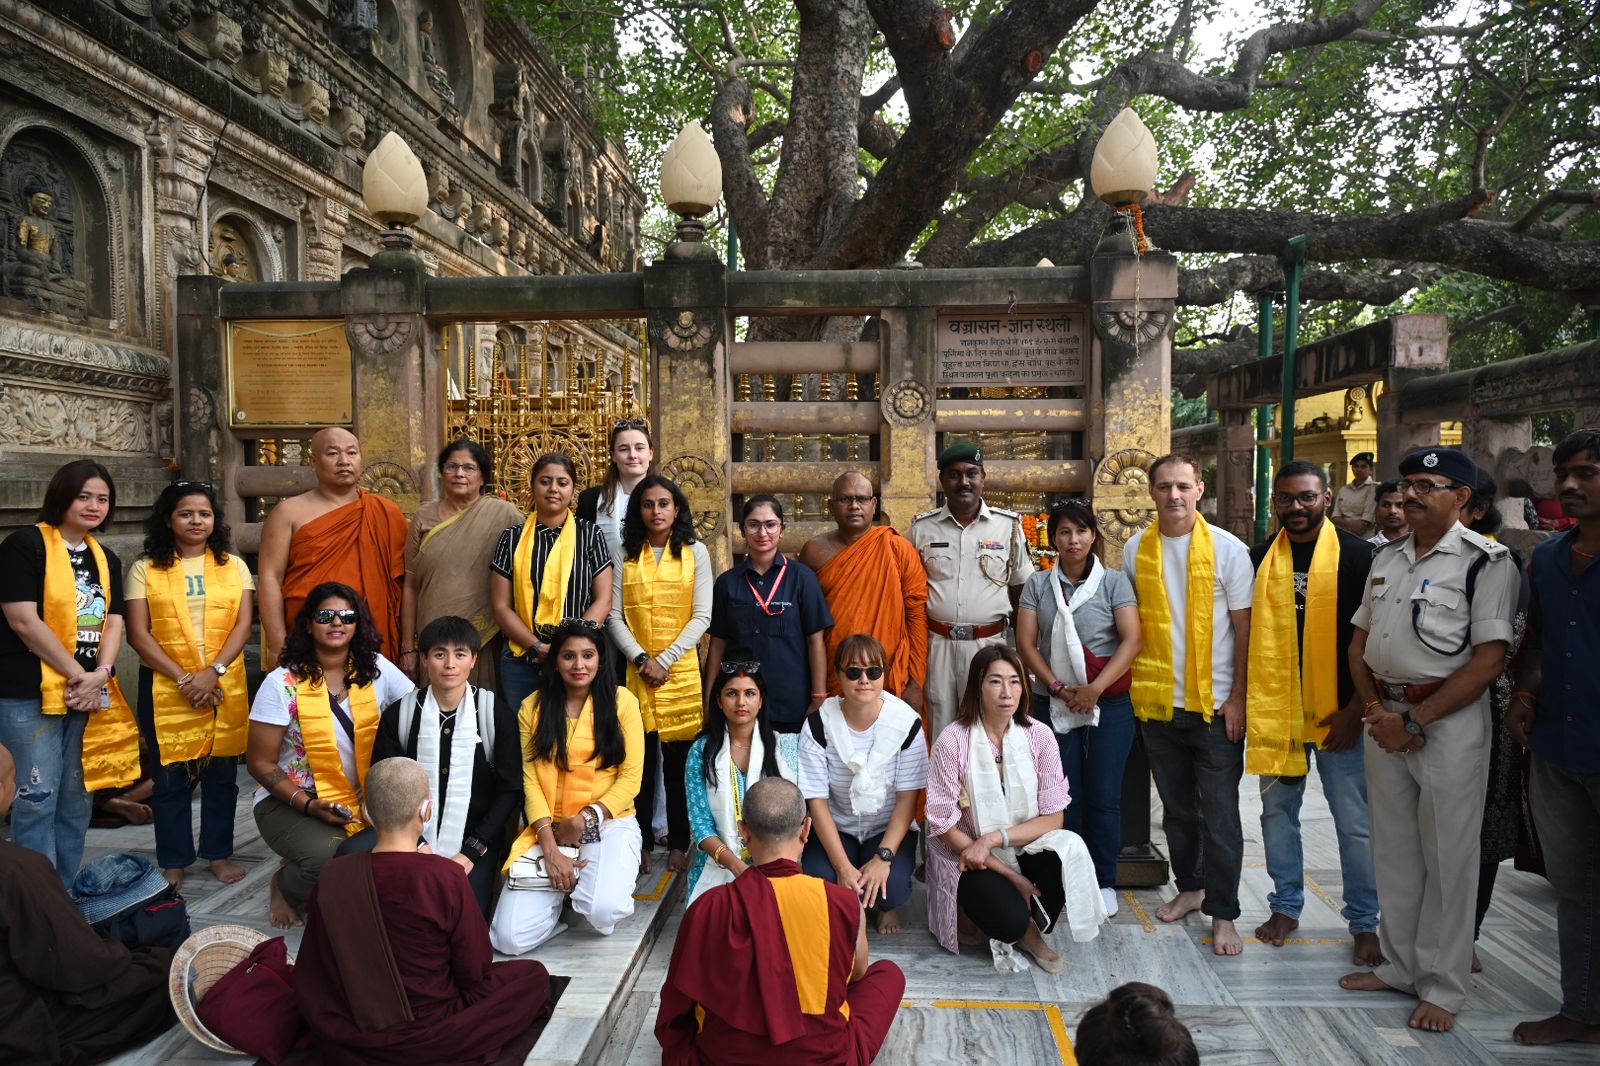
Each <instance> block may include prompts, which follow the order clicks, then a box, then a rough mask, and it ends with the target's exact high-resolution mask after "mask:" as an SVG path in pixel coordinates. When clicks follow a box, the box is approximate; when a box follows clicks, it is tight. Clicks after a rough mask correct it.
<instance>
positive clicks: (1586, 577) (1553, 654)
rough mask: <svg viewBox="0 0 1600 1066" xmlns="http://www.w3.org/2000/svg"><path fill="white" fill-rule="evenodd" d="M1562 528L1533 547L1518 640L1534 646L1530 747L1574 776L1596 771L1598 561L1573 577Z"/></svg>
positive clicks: (1599, 752)
mask: <svg viewBox="0 0 1600 1066" xmlns="http://www.w3.org/2000/svg"><path fill="white" fill-rule="evenodd" d="M1577 536H1578V531H1577V530H1576V529H1569V530H1568V531H1567V532H1565V533H1563V534H1561V535H1560V536H1559V537H1556V538H1555V539H1553V540H1548V541H1545V542H1544V543H1543V544H1541V545H1539V547H1538V548H1536V549H1534V552H1533V560H1532V562H1531V563H1530V564H1529V567H1528V580H1529V584H1530V585H1531V586H1532V590H1533V597H1532V602H1531V603H1530V604H1529V607H1528V631H1527V635H1526V636H1525V637H1524V642H1525V644H1526V645H1527V647H1529V648H1534V649H1537V650H1538V651H1539V653H1540V655H1539V665H1540V670H1541V676H1542V680H1541V681H1540V685H1539V707H1538V712H1537V714H1536V715H1535V716H1534V720H1533V736H1532V737H1531V738H1530V744H1529V747H1531V748H1532V749H1533V751H1534V753H1535V754H1537V755H1538V756H1539V757H1540V758H1541V759H1544V760H1546V761H1547V762H1551V763H1554V764H1555V765H1556V766H1559V767H1561V769H1563V770H1566V771H1568V772H1569V773H1575V774H1593V773H1600V686H1597V685H1595V683H1594V672H1593V671H1594V664H1595V663H1596V662H1600V565H1595V564H1590V566H1589V569H1588V570H1585V571H1584V573H1583V576H1581V577H1574V576H1573V574H1572V542H1573V541H1574V540H1576V539H1577Z"/></svg>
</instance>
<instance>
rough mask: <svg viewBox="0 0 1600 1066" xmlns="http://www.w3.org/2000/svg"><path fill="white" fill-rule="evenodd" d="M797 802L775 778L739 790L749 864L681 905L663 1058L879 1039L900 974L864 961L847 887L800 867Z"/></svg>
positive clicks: (716, 1059)
mask: <svg viewBox="0 0 1600 1066" xmlns="http://www.w3.org/2000/svg"><path fill="white" fill-rule="evenodd" d="M805 811H806V808H805V801H804V800H803V799H802V798H801V796H800V790H799V788H797V787H796V786H795V785H794V784H793V783H792V782H790V781H786V780H784V779H783V778H780V777H767V778H762V779H761V780H760V781H757V782H756V783H755V784H754V785H752V786H750V791H749V792H747V793H746V794H745V800H744V808H743V814H744V817H743V819H741V820H740V822H739V832H740V834H741V835H742V836H743V837H744V838H745V840H746V842H747V844H748V846H749V848H750V854H751V865H750V867H749V868H748V869H747V870H745V872H744V873H742V874H740V875H739V876H738V877H737V878H736V879H734V881H733V882H732V883H731V884H726V885H718V886H717V887H716V888H713V889H710V890H709V891H707V892H706V893H705V894H704V895H702V896H701V897H700V898H699V900H697V901H696V902H695V904H694V906H692V907H690V908H689V910H688V911H687V912H686V913H685V914H684V916H683V924H682V925H681V926H680V927H679V929H678V936H677V940H676V941H675V942H674V944H673V946H672V961H671V963H670V964H669V965H668V967H667V979H666V983H665V984H663V985H662V987H661V1008H660V1011H659V1013H658V1014H657V1016H656V1039H657V1040H658V1041H660V1043H661V1062H662V1066H720V1064H723V1063H727V1064H730V1066H731V1064H734V1063H755V1062H759V1063H762V1064H763V1066H812V1064H815V1066H824V1064H826V1066H866V1064H867V1063H870V1062H872V1061H873V1059H875V1058H876V1057H877V1054H878V1051H879V1049H880V1048H882V1047H883V1042H884V1039H885V1037H887V1036H888V1034H889V1027H890V1026H891V1025H893V1024H894V1015H895V1011H896V1010H898V1009H899V1006H900V997H901V996H903V995H904V994H905V989H906V979H905V975H904V974H903V973H901V972H900V968H899V967H898V966H896V965H894V963H892V962H882V961H880V962H875V963H872V964H871V965H868V963H867V935H866V915H865V913H864V912H863V910H862V907H861V901H860V900H859V899H857V898H856V895H855V893H854V892H852V891H850V890H849V889H847V888H843V887H841V886H839V885H833V884H829V883H828V882H826V881H823V880H822V879H820V878H816V877H809V876H807V875H806V874H804V873H802V872H801V871H800V863H799V859H800V854H801V852H802V851H803V850H804V848H805V842H806V838H807V837H808V836H809V835H810V832H811V820H810V819H809V818H807V817H806V816H805ZM824 929H826V930H827V936H826V940H825V941H823V940H822V931H823V930H824ZM822 943H825V944H826V947H827V950H826V951H825V952H824V951H822V950H820V948H821V947H822Z"/></svg>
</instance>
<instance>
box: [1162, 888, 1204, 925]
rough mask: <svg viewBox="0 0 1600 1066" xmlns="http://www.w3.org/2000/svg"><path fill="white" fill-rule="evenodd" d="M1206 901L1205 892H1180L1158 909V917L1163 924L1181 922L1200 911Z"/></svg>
mask: <svg viewBox="0 0 1600 1066" xmlns="http://www.w3.org/2000/svg"><path fill="white" fill-rule="evenodd" d="M1205 901H1206V894H1205V893H1204V892H1179V893H1178V894H1177V895H1176V896H1173V897H1172V898H1171V899H1169V900H1167V902H1165V903H1163V904H1162V905H1161V906H1159V907H1157V908H1156V917H1157V918H1160V919H1161V920H1162V921H1163V922H1181V921H1183V919H1184V917H1185V916H1186V915H1189V914H1193V913H1194V912H1195V911H1197V910H1199V909H1200V904H1202V903H1204V902H1205Z"/></svg>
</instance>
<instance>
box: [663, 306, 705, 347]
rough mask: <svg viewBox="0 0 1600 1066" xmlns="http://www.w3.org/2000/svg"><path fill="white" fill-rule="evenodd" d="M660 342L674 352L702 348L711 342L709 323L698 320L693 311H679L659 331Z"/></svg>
mask: <svg viewBox="0 0 1600 1066" xmlns="http://www.w3.org/2000/svg"><path fill="white" fill-rule="evenodd" d="M661 343H663V344H665V345H666V346H667V347H668V348H671V349H672V350H673V351H675V352H682V351H692V350H694V349H696V348H704V347H705V346H706V345H707V344H710V343H711V323H710V322H702V321H700V320H699V319H698V318H696V317H695V313H694V312H693V311H679V312H678V315H677V317H676V318H674V319H672V321H671V322H669V323H667V327H666V328H665V329H663V330H662V331H661Z"/></svg>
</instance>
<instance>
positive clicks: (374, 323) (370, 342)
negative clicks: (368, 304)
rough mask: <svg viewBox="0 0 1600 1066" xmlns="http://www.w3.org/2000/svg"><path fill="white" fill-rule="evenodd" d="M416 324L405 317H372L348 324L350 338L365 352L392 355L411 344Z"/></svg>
mask: <svg viewBox="0 0 1600 1066" xmlns="http://www.w3.org/2000/svg"><path fill="white" fill-rule="evenodd" d="M415 331H416V324H415V323H414V322H413V321H412V319H411V318H410V317H409V316H407V317H404V318H401V317H396V318H390V317H389V316H388V315H374V316H372V317H371V318H364V319H357V320H355V321H353V322H351V323H350V338H351V339H352V340H353V341H355V343H356V344H357V345H358V346H359V347H361V348H362V349H364V350H365V351H369V352H375V353H378V354H380V355H393V354H394V353H395V352H398V351H400V350H401V349H403V348H405V347H406V346H407V345H408V344H410V343H411V335H412V334H413V333H414V332H415Z"/></svg>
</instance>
